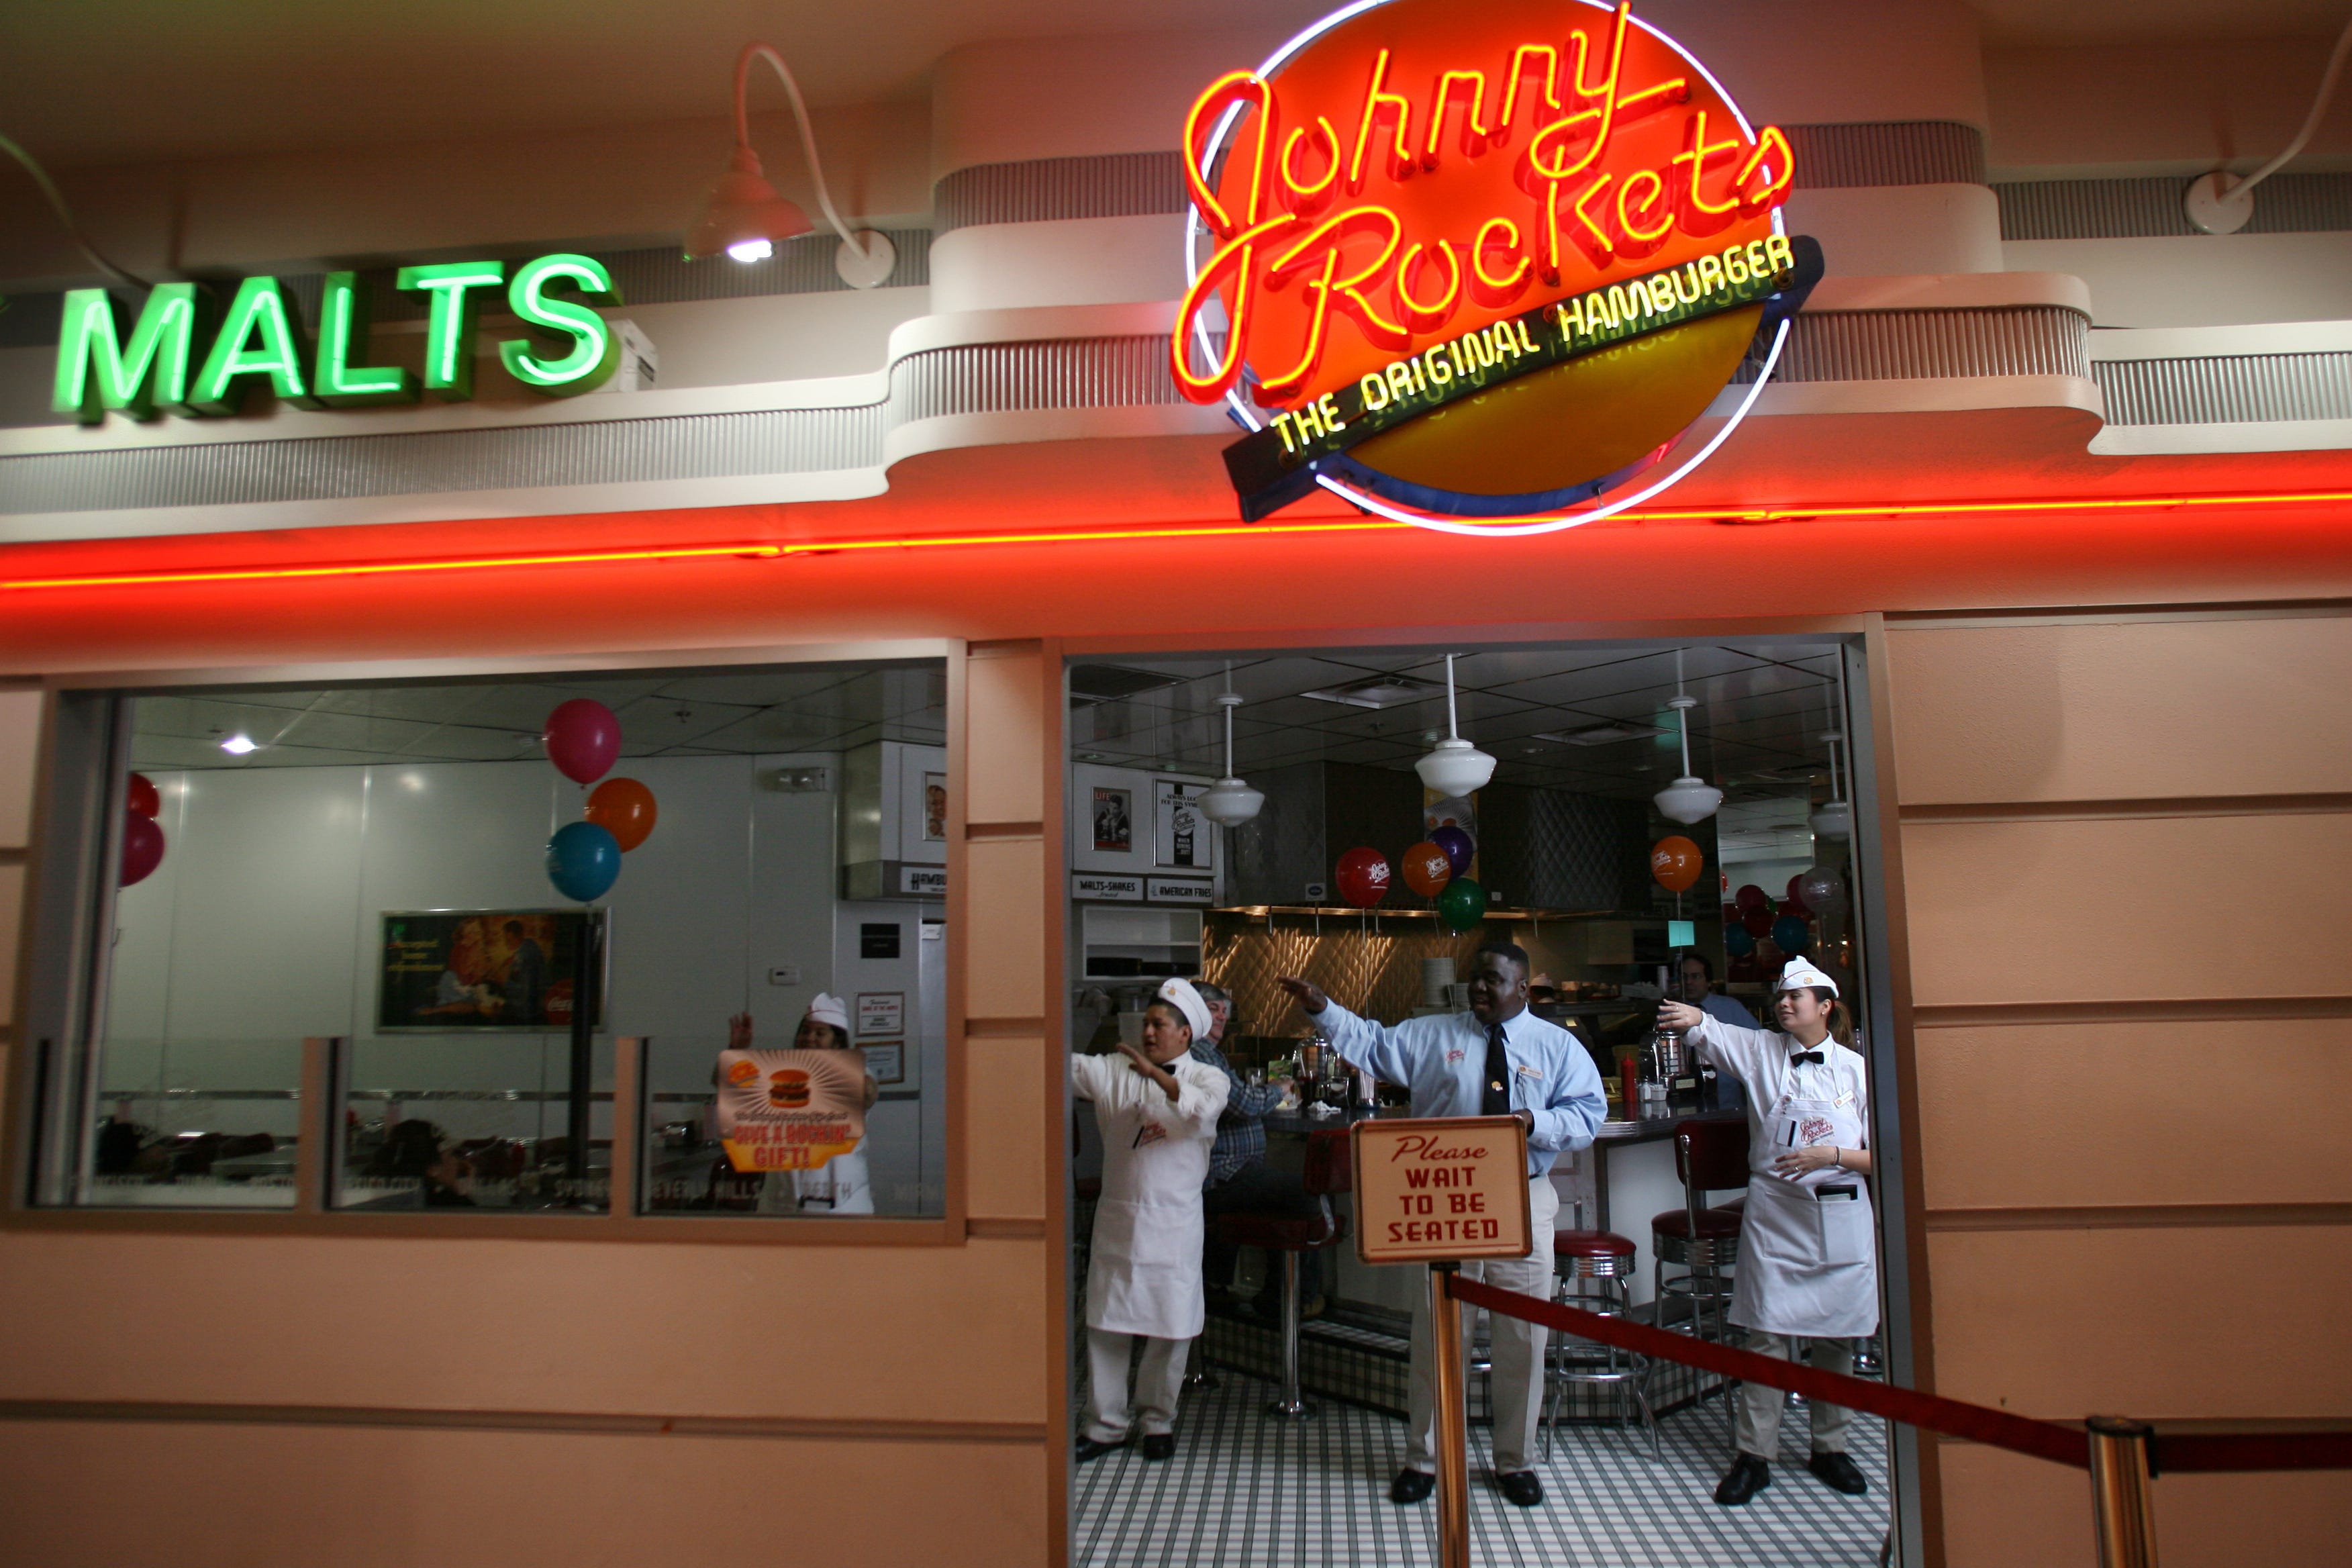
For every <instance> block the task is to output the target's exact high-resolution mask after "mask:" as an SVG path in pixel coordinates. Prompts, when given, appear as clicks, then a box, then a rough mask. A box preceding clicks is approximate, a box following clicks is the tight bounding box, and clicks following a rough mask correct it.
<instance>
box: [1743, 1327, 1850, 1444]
mask: <svg viewBox="0 0 2352 1568" xmlns="http://www.w3.org/2000/svg"><path fill="white" fill-rule="evenodd" d="M1799 1343H1802V1344H1803V1345H1804V1346H1805V1347H1806V1350H1807V1352H1808V1353H1807V1354H1806V1356H1805V1360H1806V1361H1807V1362H1808V1363H1811V1365H1812V1366H1813V1367H1815V1368H1816V1369H1818V1370H1819V1371H1822V1372H1842V1373H1853V1341H1852V1340H1805V1341H1798V1340H1796V1339H1794V1338H1791V1337H1790V1336H1789V1335H1785V1334H1766V1333H1759V1332H1758V1331H1755V1330H1753V1329H1750V1330H1749V1331H1748V1349H1749V1350H1751V1351H1754V1352H1756V1353H1757V1354H1758V1355H1769V1356H1775V1357H1778V1358H1779V1359H1780V1360H1781V1361H1794V1360H1795V1359H1796V1349H1797V1346H1798V1344H1799ZM1787 1400H1788V1395H1787V1394H1783V1393H1782V1392H1781V1391H1780V1390H1779V1389H1777V1388H1767V1387H1765V1386H1764V1385H1763V1384H1760V1383H1743V1384H1740V1385H1739V1451H1740V1452H1741V1453H1743V1454H1753V1455H1755V1456H1756V1457H1757V1458H1759V1459H1773V1458H1779V1457H1780V1412H1781V1411H1782V1410H1784V1409H1786V1408H1787ZM1805 1408H1806V1409H1808V1410H1810V1411H1811V1412H1812V1416H1813V1452H1814V1453H1816V1454H1843V1453H1844V1452H1845V1429H1846V1427H1847V1426H1848V1425H1849V1424H1851V1423H1852V1422H1853V1411H1851V1410H1848V1409H1845V1408H1843V1406H1841V1405H1823V1404H1821V1403H1820V1402H1818V1401H1808V1402H1807V1403H1806V1406H1805Z"/></svg>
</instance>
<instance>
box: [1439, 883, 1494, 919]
mask: <svg viewBox="0 0 2352 1568" xmlns="http://www.w3.org/2000/svg"><path fill="white" fill-rule="evenodd" d="M1437 918H1438V919H1439V920H1442V921H1444V922H1445V929H1446V930H1448V931H1468V930H1469V929H1470V928H1471V927H1472V926H1475V925H1476V924H1477V923H1478V922H1479V921H1483V920H1485V919H1486V889H1484V888H1482V887H1480V886H1479V885H1478V884H1477V883H1475V882H1474V881H1472V880H1471V879H1469V878H1467V877H1456V878H1454V880H1452V881H1450V882H1448V883H1446V884H1445V886H1444V887H1443V888H1440V889H1438V890H1437Z"/></svg>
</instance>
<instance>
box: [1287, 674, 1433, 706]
mask: <svg viewBox="0 0 2352 1568" xmlns="http://www.w3.org/2000/svg"><path fill="white" fill-rule="evenodd" d="M1439 690H1440V689H1439V688H1438V687H1436V686H1433V685H1432V684H1431V683H1430V682H1428V681H1426V680H1415V679H1413V678H1412V677H1411V676H1409V675H1381V676H1374V677H1373V678H1372V679H1369V680H1359V681H1355V682H1352V683H1350V684H1349V685H1347V686H1334V687H1328V688H1327V689H1323V690H1320V691H1302V692H1300V693H1299V694H1298V695H1300V696H1301V697H1311V698H1313V699H1314V700H1316V701H1318V702H1339V703H1344V704H1346V705H1347V706H1348V707H1350V708H1389V707H1393V706H1394V705H1395V704H1397V703H1399V702H1416V701H1419V700H1422V699H1423V698H1425V697H1434V696H1436V695H1437V694H1438V692H1439Z"/></svg>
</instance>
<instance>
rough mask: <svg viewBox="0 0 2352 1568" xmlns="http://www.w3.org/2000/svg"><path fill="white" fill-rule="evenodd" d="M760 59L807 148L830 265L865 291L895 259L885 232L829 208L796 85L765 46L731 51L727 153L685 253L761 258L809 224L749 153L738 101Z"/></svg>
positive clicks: (747, 121) (747, 123) (747, 127)
mask: <svg viewBox="0 0 2352 1568" xmlns="http://www.w3.org/2000/svg"><path fill="white" fill-rule="evenodd" d="M762 59H763V60H766V61H767V62H768V63H769V64H770V65H772V66H773V67H775V68H776V75H777V76H778V77H779V78H780V79H782V81H783V84H784V91H785V92H786V93H787V94H788V95H789V96H790V97H791V99H792V100H793V118H794V119H796V120H797V121H800V127H801V148H802V150H803V152H805V153H807V154H808V166H809V175H810V177H811V178H812V179H814V181H815V182H816V205H817V206H818V207H819V208H820V209H821V210H823V212H824V216H825V221H826V222H827V223H830V224H831V225H833V227H834V231H835V233H836V234H838V235H840V236H841V248H840V249H839V250H838V251H836V252H835V254H834V258H833V267H834V270H835V271H836V272H838V273H839V274H841V280H842V281H843V282H845V283H846V284H848V285H849V286H850V287H851V288H853V289H872V288H874V287H876V286H877V285H878V284H880V283H881V282H882V281H883V279H887V278H888V277H889V276H890V269H891V268H893V267H895V266H897V265H898V249H897V247H894V246H892V245H891V243H890V241H889V239H888V238H887V237H886V236H883V235H880V234H877V233H876V232H875V231H874V230H872V229H870V228H864V229H857V230H855V231H853V230H852V229H851V228H850V226H849V225H847V224H846V223H845V222H843V221H842V217H841V214H840V213H838V212H836V211H835V209H834V205H833V194H832V193H831V192H830V191H828V190H827V189H826V188H825V184H824V163H821V162H820V161H819V160H818V158H817V155H816V132H814V130H812V129H811V128H810V126H809V112H808V105H807V103H805V102H804V101H803V100H802V98H801V84H800V83H799V82H797V81H794V80H793V71H792V68H791V67H790V66H788V65H786V64H784V57H783V56H782V55H780V54H778V53H777V52H776V51H775V50H774V48H772V47H770V46H769V45H766V44H746V45H744V46H743V52H742V53H741V54H740V55H739V56H737V57H736V59H735V153H734V156H733V157H732V158H730V160H729V161H728V165H727V172H726V173H725V174H721V175H719V179H718V182H717V183H716V184H713V185H712V186H711V187H710V194H709V195H708V196H706V197H704V198H703V203H702V211H701V212H700V213H699V214H698V215H697V216H696V217H695V220H694V225H693V226H692V227H690V228H688V230H687V231H686V255H687V259H688V260H689V261H698V260H700V259H702V258H705V257H711V256H717V255H719V254H720V253H722V252H723V253H725V254H726V255H728V256H731V257H733V258H735V259H736V260H738V261H746V262H749V261H765V260H766V259H767V258H769V257H771V256H773V255H774V254H775V253H776V247H777V246H778V245H779V244H781V243H782V242H783V241H784V240H787V239H796V238H798V237H800V236H802V235H804V234H807V233H810V232H811V231H812V230H813V229H814V227H815V226H814V225H813V224H811V223H810V222H809V220H808V215H807V214H806V213H804V212H803V211H801V209H800V208H799V207H798V206H796V205H793V203H791V202H788V201H786V200H785V199H784V198H783V197H782V196H781V195H777V194H776V187H775V186H773V185H772V184H769V183H768V177H767V175H766V174H764V173H763V172H762V171H761V167H760V155H759V154H758V153H754V152H753V151H751V118H750V116H749V115H748V114H747V113H746V111H745V109H744V99H745V97H746V96H747V94H748V93H749V91H750V89H751V62H752V61H754V60H762Z"/></svg>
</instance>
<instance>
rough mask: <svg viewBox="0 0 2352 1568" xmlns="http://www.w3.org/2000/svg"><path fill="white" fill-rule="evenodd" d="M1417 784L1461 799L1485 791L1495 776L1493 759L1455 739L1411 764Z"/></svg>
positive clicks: (1441, 744)
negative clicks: (1488, 782) (1417, 779)
mask: <svg viewBox="0 0 2352 1568" xmlns="http://www.w3.org/2000/svg"><path fill="white" fill-rule="evenodd" d="M1412 771H1413V772H1415V773H1419V774H1420V775H1421V782H1422V783H1423V784H1426V785H1428V786H1429V787H1430V788H1431V789H1433V790H1435V791H1436V792H1437V793H1438V794H1440V795H1457V796H1458V795H1469V794H1472V793H1473V792H1475V791H1477V790H1482V789H1485V788H1486V781H1487V780H1488V779H1491V778H1493V777H1494V776H1495V759H1494V758H1492V757H1490V756H1488V755H1487V754H1486V752H1482V751H1480V750H1479V749H1478V748H1477V747H1475V746H1474V745H1472V744H1471V743H1470V742H1467V741H1465V740H1463V739H1462V738H1461V737H1460V736H1458V735H1457V736H1455V737H1454V738H1453V739H1451V740H1446V741H1440V742H1437V747H1436V749H1435V750H1434V751H1433V752H1430V753H1429V754H1428V755H1427V756H1425V757H1423V758H1422V759H1421V761H1419V762H1417V763H1413V764H1412Z"/></svg>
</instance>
